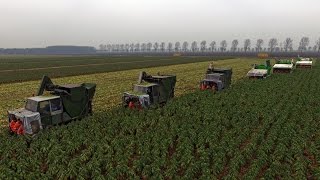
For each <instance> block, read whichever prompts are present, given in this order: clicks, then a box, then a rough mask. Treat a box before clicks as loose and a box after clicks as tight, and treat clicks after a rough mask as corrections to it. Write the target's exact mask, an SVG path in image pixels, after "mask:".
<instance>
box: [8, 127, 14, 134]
mask: <svg viewBox="0 0 320 180" xmlns="http://www.w3.org/2000/svg"><path fill="white" fill-rule="evenodd" d="M8 133H9V135H14V132H13V131H12V130H11V128H10V126H9V127H8Z"/></svg>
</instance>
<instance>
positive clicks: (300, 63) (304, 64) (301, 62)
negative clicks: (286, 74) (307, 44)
mask: <svg viewBox="0 0 320 180" xmlns="http://www.w3.org/2000/svg"><path fill="white" fill-rule="evenodd" d="M296 68H310V69H311V68H312V58H300V57H298V60H297V62H296Z"/></svg>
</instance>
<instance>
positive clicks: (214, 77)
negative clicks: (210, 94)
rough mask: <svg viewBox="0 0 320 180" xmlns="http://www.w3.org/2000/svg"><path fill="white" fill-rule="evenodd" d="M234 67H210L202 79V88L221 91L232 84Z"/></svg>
mask: <svg viewBox="0 0 320 180" xmlns="http://www.w3.org/2000/svg"><path fill="white" fill-rule="evenodd" d="M231 77H232V68H208V69H207V72H206V75H205V78H204V79H203V80H201V81H200V89H201V90H208V89H209V90H213V91H221V90H223V89H226V88H228V87H229V86H230V85H231Z"/></svg>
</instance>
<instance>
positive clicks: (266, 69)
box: [247, 60, 271, 79]
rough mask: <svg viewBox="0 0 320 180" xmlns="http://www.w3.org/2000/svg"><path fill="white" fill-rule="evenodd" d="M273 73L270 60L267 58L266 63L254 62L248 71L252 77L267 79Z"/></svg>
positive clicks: (248, 74)
mask: <svg viewBox="0 0 320 180" xmlns="http://www.w3.org/2000/svg"><path fill="white" fill-rule="evenodd" d="M270 74H271V64H270V60H267V61H266V63H265V64H259V65H257V64H253V67H252V69H251V70H250V71H249V72H248V73H247V76H248V77H249V78H250V79H265V78H267V77H268V76H270Z"/></svg>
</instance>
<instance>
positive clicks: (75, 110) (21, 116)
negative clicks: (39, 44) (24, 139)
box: [8, 76, 96, 136]
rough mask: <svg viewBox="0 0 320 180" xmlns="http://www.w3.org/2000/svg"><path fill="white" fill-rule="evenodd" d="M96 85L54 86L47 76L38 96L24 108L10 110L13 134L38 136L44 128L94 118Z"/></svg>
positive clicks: (44, 77)
mask: <svg viewBox="0 0 320 180" xmlns="http://www.w3.org/2000/svg"><path fill="white" fill-rule="evenodd" d="M95 89H96V84H94V83H83V84H67V85H54V84H53V83H52V81H51V79H50V78H49V77H47V76H43V78H42V81H41V84H40V87H39V89H38V92H37V94H36V96H33V97H29V98H27V101H26V104H25V107H24V108H21V109H17V110H13V111H8V121H9V122H8V123H9V132H10V133H11V134H24V135H32V136H33V135H35V134H36V133H38V132H39V131H40V130H41V129H46V128H50V127H52V126H54V125H58V124H62V123H67V122H70V121H72V120H75V119H81V118H83V117H85V116H88V115H92V100H93V96H94V94H95Z"/></svg>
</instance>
